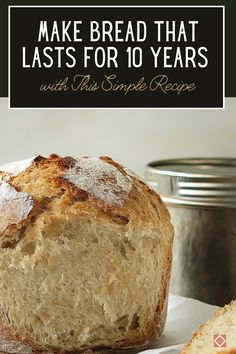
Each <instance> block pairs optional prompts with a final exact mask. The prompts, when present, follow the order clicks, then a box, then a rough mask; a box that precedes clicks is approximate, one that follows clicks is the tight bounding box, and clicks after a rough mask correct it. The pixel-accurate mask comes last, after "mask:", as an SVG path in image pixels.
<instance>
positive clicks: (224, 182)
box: [145, 158, 236, 207]
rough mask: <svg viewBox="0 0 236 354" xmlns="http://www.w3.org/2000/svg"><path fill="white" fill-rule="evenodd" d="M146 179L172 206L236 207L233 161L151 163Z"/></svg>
mask: <svg viewBox="0 0 236 354" xmlns="http://www.w3.org/2000/svg"><path fill="white" fill-rule="evenodd" d="M145 178H146V180H147V182H148V184H149V185H150V186H151V187H153V188H154V189H155V190H156V191H157V192H158V193H159V194H160V195H161V196H162V199H163V200H164V201H165V202H167V203H171V204H180V205H188V206H206V207H211V206H212V207H215V206H223V207H236V159H233V158H204V159H202V158H191V159H173V160H160V161H154V162H150V163H149V164H148V165H147V166H146V169H145Z"/></svg>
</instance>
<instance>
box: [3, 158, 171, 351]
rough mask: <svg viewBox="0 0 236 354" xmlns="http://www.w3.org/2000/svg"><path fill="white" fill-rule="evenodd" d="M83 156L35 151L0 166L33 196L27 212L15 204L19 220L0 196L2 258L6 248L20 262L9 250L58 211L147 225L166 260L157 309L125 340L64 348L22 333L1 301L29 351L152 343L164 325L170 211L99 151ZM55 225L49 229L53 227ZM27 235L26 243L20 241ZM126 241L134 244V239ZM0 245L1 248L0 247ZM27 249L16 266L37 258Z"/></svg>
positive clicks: (7, 179)
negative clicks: (12, 163) (22, 164)
mask: <svg viewBox="0 0 236 354" xmlns="http://www.w3.org/2000/svg"><path fill="white" fill-rule="evenodd" d="M86 159H87V158H83V159H79V160H76V159H74V158H72V157H65V158H62V157H59V156H57V155H55V154H53V155H50V156H49V158H44V157H41V156H37V157H35V158H34V159H32V161H31V162H30V164H29V163H27V164H26V168H25V169H22V168H20V170H19V172H17V169H18V168H19V166H18V165H17V168H15V167H14V166H13V167H12V166H10V167H8V166H7V167H5V168H4V170H3V171H2V172H1V167H0V180H1V179H2V183H6V184H8V185H9V186H10V188H12V189H14V191H15V192H14V193H15V194H17V193H18V194H17V195H18V196H19V197H20V196H21V195H22V194H20V193H24V197H25V196H28V197H27V198H32V201H33V203H32V204H31V205H32V208H31V210H30V211H29V212H28V213H27V215H26V213H25V214H22V213H21V210H19V213H18V214H19V215H23V216H22V219H21V220H18V219H19V217H18V219H17V220H14V218H12V217H11V218H9V212H10V211H9V210H8V209H7V204H6V202H4V199H3V202H2V204H0V209H1V208H2V210H4V213H2V215H3V216H2V225H4V227H2V229H1V228H0V257H1V252H3V251H4V254H3V259H4V262H6V259H7V257H8V256H7V255H8V254H9V256H10V257H13V258H12V259H13V261H14V262H16V263H17V262H19V260H18V258H14V257H15V256H13V255H12V252H15V249H16V248H18V247H22V248H23V247H29V246H28V245H29V244H30V243H33V242H35V231H34V233H33V232H32V229H33V228H35V230H36V231H37V228H38V226H37V225H38V224H37V223H39V222H40V223H41V224H40V225H45V226H43V227H46V226H47V225H52V226H53V225H54V224H56V223H57V222H58V221H57V220H58V215H59V216H60V218H62V217H63V220H64V219H65V220H77V221H80V220H82V222H84V220H85V221H86V220H90V219H91V218H92V219H93V220H95V221H97V222H98V225H99V223H100V224H107V225H114V227H115V229H116V228H119V230H121V231H122V232H124V230H126V229H127V227H128V226H129V225H131V226H129V227H130V230H131V231H132V230H136V229H137V230H139V229H140V230H141V229H142V230H147V232H151V233H153V232H154V233H153V235H152V238H154V239H155V238H156V237H160V240H159V241H158V242H156V244H157V247H160V250H159V252H161V253H160V254H161V255H162V258H163V259H164V263H163V264H162V263H161V264H162V266H161V267H163V269H161V270H160V274H161V279H160V284H158V289H159V290H158V294H157V295H158V296H157V299H158V301H157V302H156V303H155V304H156V310H154V311H153V314H152V315H149V320H148V321H146V323H145V325H142V328H141V329H139V332H138V331H137V333H138V335H137V334H136V332H135V330H132V328H131V330H130V335H129V336H126V337H124V338H125V339H124V340H118V341H116V340H113V341H111V342H110V343H104V345H100V344H99V345H96V343H94V345H91V344H88V345H87V346H86V344H83V346H82V347H81V345H80V343H78V346H77V347H76V346H73V348H71V349H70V348H69V349H68V348H67V346H62V345H61V344H60V343H58V344H57V345H50V344H47V345H42V344H40V343H37V342H35V341H34V340H32V339H31V337H30V334H28V335H27V336H25V335H22V334H21V332H20V331H19V330H18V329H17V326H16V325H15V328H14V329H13V327H12V325H11V324H8V323H7V320H8V319H7V317H6V315H5V313H4V311H3V310H4V309H3V308H1V306H2V305H1V301H0V317H1V318H2V325H3V327H4V328H5V330H6V331H7V332H8V333H9V335H10V336H11V338H13V339H14V340H17V341H21V342H22V343H26V344H27V345H29V346H30V348H31V349H32V350H33V351H44V352H45V351H57V352H58V351H60V352H62V353H72V352H78V353H79V352H85V351H86V350H91V351H93V350H95V351H97V350H105V349H108V348H110V349H111V348H112V349H122V348H129V347H134V346H142V345H146V344H150V343H153V342H155V341H156V340H157V338H158V337H159V336H160V335H161V333H162V331H163V327H164V323H165V319H166V311H167V298H168V286H169V278H170V270H171V261H172V241H173V227H172V225H171V223H170V216H169V213H168V211H167V209H166V207H165V206H164V204H163V202H162V200H161V199H160V197H159V196H158V194H157V193H156V192H154V191H153V190H152V189H150V188H149V187H148V186H147V185H146V184H145V183H144V182H143V181H141V180H140V179H139V178H138V177H137V176H136V175H134V174H131V173H130V172H128V171H127V170H126V169H125V168H124V167H123V166H121V165H120V164H118V163H116V162H114V161H113V160H112V159H111V158H109V157H104V156H103V157H100V158H99V159H96V160H95V159H89V158H88V160H86ZM8 169H9V170H8ZM12 171H14V173H12ZM94 171H95V174H94ZM0 186H1V182H0ZM0 195H1V191H0ZM27 198H26V199H24V200H22V203H25V200H28V199H27ZM4 203H5V204H4ZM22 203H21V205H22ZM55 215H56V217H55ZM0 226H1V220H0ZM50 227H51V226H50ZM148 230H149V231H148ZM54 231H55V230H54V229H52V231H51V232H54ZM131 231H130V232H131ZM44 232H45V231H44ZM132 232H134V231H132ZM137 232H138V231H137ZM54 233H55V235H56V236H54V234H53V237H58V236H57V234H56V232H54ZM159 234H160V236H158V235H159ZM26 238H27V244H26V245H24V240H25V239H26ZM147 240H148V239H147ZM31 241H32V242H31ZM40 242H41V241H40ZM63 242H64V241H63ZM122 247H123V246H122ZM129 247H131V250H132V247H133V246H132V244H130V245H129ZM1 248H2V250H3V251H1ZM25 249H26V248H25ZM25 252H28V254H29V256H28V255H27V257H26V260H27V262H28V263H26V265H25V263H22V262H23V261H22V260H20V262H21V263H19V267H22V264H23V267H25V266H27V267H28V266H30V267H31V268H32V269H34V267H35V264H38V262H40V259H39V258H38V259H35V260H34V263H33V261H31V260H32V259H33V257H31V253H30V252H34V250H33V251H31V250H28V249H26V251H25ZM121 252H124V250H123V249H121ZM152 252H153V250H152ZM155 252H156V251H155ZM4 257H5V258H4ZM17 257H19V256H17ZM124 257H126V254H124ZM150 257H154V259H155V256H151V255H150ZM30 262H32V263H30ZM17 264H18V263H17ZM16 267H18V265H17V266H16ZM30 271H31V270H30ZM32 274H33V273H32ZM147 276H148V274H147ZM0 281H1V278H0ZM4 281H5V280H4V278H3V282H4ZM4 284H5V283H4ZM156 286H157V284H153V291H155V290H154V289H156ZM4 294H6V293H4ZM154 295H155V294H154ZM154 295H153V296H154ZM4 296H6V295H4ZM155 296H156V295H155ZM0 300H1V289H0ZM2 303H3V302H2ZM131 325H132V324H131ZM134 325H135V323H134ZM134 328H135V327H134Z"/></svg>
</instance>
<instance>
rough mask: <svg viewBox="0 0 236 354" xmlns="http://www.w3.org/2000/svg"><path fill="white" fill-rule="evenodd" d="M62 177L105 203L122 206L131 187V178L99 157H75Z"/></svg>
mask: <svg viewBox="0 0 236 354" xmlns="http://www.w3.org/2000/svg"><path fill="white" fill-rule="evenodd" d="M63 178H65V179H66V180H68V181H69V182H70V183H73V184H74V185H75V186H76V187H77V188H79V189H81V190H83V191H85V192H87V193H88V194H89V195H90V196H92V197H94V198H96V199H98V200H101V201H103V202H105V203H106V204H107V205H117V206H122V205H123V203H124V201H125V200H126V199H127V198H128V195H129V192H130V190H131V188H132V178H130V177H129V176H128V175H127V174H124V173H122V172H121V171H120V169H118V168H117V167H116V166H114V165H113V164H111V163H110V161H109V162H106V161H105V160H104V159H100V158H79V159H77V160H76V164H75V166H74V167H73V168H71V169H69V170H68V171H67V173H66V174H65V175H64V176H63Z"/></svg>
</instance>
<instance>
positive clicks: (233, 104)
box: [0, 98, 236, 174]
mask: <svg viewBox="0 0 236 354" xmlns="http://www.w3.org/2000/svg"><path fill="white" fill-rule="evenodd" d="M0 119H1V125H0V151H1V154H0V163H5V162H9V161H14V160H19V159H24V158H27V157H30V156H32V155H34V154H35V153H38V154H43V155H47V154H49V153H51V152H55V153H58V154H62V155H68V154H73V155H75V156H79V155H91V156H97V155H109V156H111V157H113V158H114V159H115V160H117V161H119V162H122V163H124V164H125V165H127V166H128V167H130V168H132V169H134V170H135V171H136V172H137V173H139V174H143V170H144V165H145V163H146V162H148V161H151V160H155V159H163V158H173V157H194V156H195V157H196V156H200V157H203V156H222V157H226V156H228V157H236V156H235V155H236V98H228V99H226V109H225V110H9V109H8V102H7V99H6V98H1V99H0Z"/></svg>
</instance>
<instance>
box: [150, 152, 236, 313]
mask: <svg viewBox="0 0 236 354" xmlns="http://www.w3.org/2000/svg"><path fill="white" fill-rule="evenodd" d="M145 177H146V180H147V182H148V183H149V185H150V186H152V187H153V188H154V189H155V190H156V191H157V192H158V193H159V194H160V195H161V197H162V199H163V201H164V202H165V203H166V205H167V207H168V209H169V212H170V214H171V218H172V224H173V225H174V228H175V239H174V250H173V266H172V275H171V285H170V291H171V292H172V293H174V294H178V295H183V296H187V297H192V298H196V299H199V300H201V301H204V302H207V303H210V304H214V305H219V306H223V305H224V304H226V303H228V302H230V301H231V300H232V299H236V159H220V158H214V159H212V158H211V159H175V160H162V161H155V162H151V163H149V164H148V165H147V166H146V169H145Z"/></svg>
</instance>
